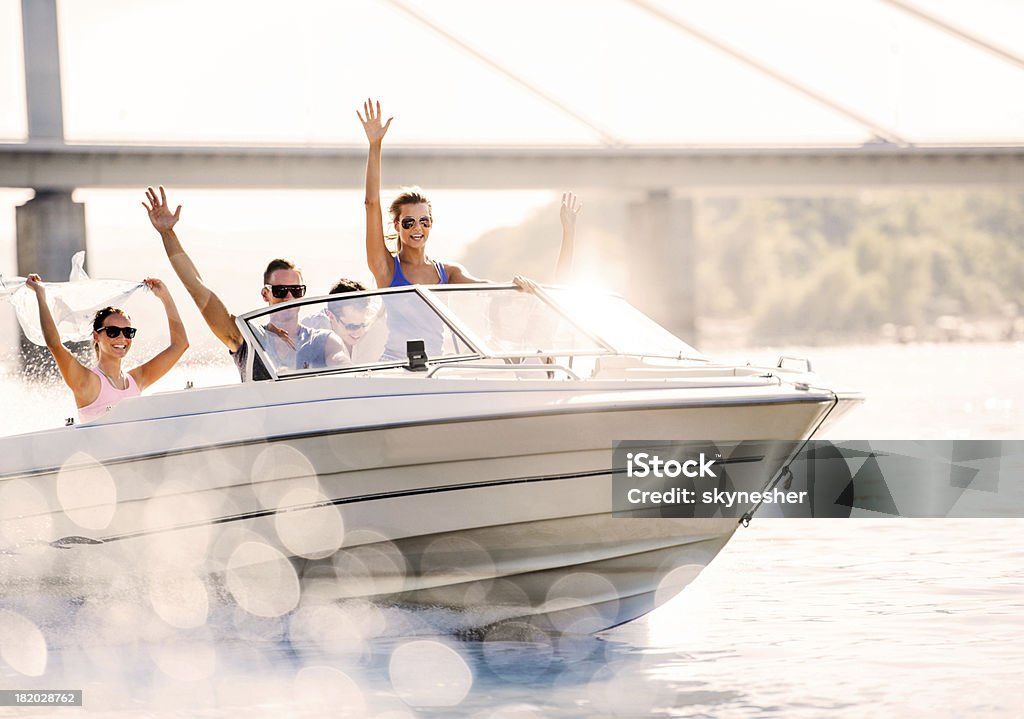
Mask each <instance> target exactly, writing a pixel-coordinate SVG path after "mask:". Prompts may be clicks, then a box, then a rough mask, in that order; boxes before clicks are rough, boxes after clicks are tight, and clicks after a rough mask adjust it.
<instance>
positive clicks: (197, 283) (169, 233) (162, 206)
mask: <svg viewBox="0 0 1024 719" xmlns="http://www.w3.org/2000/svg"><path fill="white" fill-rule="evenodd" d="M146 199H147V200H149V203H148V204H147V203H145V202H143V203H142V206H143V207H145V208H146V212H147V213H149V221H150V222H151V223H152V224H153V229H155V230H156V231H157V232H159V233H160V239H161V240H162V241H163V244H164V252H166V253H167V259H168V260H170V261H171V267H173V268H174V272H175V274H176V275H178V279H180V280H181V283H182V284H183V285H185V289H186V290H188V293H189V295H191V296H192V301H193V302H195V303H196V307H198V308H199V311H200V312H202V313H203V319H204V320H206V324H207V325H209V327H210V329H211V330H212V331H213V334H215V335H217V339H219V340H220V341H221V342H223V343H224V345H225V346H226V347H227V348H228V349H229V350H231V351H232V352H234V351H235V350H237V349H238V348H239V346H240V345H241V344H242V333H241V332H239V331H238V327H237V326H236V325H235V317H234V315H232V314H231V313H230V312H228V309H227V307H225V306H224V303H223V302H221V301H220V298H219V297H218V296H217V295H216V294H215V293H214V292H213V290H211V289H210V288H209V287H207V286H206V284H205V283H204V282H203V278H202V277H201V276H200V275H199V270H197V269H196V266H195V265H194V264H193V263H192V259H191V258H190V257H189V256H188V255H187V254H186V253H185V250H184V248H182V246H181V242H180V241H179V240H178V236H177V235H176V234H175V233H174V226H175V225H176V224H177V222H178V218H179V217H181V205H178V209H177V210H175V211H174V212H171V208H170V206H169V205H168V204H167V193H166V192H165V191H164V188H163V186H162V185H161V186H160V196H159V197H157V194H156V192H155V191H154V190H153V188H152V187H147V188H146ZM182 351H184V350H182ZM165 371H166V370H165Z"/></svg>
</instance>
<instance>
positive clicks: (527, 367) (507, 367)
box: [426, 362, 582, 380]
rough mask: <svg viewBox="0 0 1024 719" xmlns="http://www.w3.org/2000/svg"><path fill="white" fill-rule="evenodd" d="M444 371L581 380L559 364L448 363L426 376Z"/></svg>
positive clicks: (430, 371)
mask: <svg viewBox="0 0 1024 719" xmlns="http://www.w3.org/2000/svg"><path fill="white" fill-rule="evenodd" d="M444 369H459V370H463V371H465V370H478V369H482V370H489V371H493V370H499V371H505V372H508V371H512V372H564V373H565V375H566V376H567V377H568V378H569V379H574V380H581V379H582V378H581V377H580V376H579V375H578V374H576V373H575V372H573V371H572V370H571V369H569V368H568V367H566V366H565V365H561V364H536V365H531V364H463V363H462V362H449V363H447V364H439V365H434V366H433V367H431V368H430V369H429V370H428V371H427V374H426V376H427V377H433V376H434V375H435V374H437V373H438V372H440V371H441V370H444Z"/></svg>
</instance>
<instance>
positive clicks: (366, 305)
mask: <svg viewBox="0 0 1024 719" xmlns="http://www.w3.org/2000/svg"><path fill="white" fill-rule="evenodd" d="M239 320H240V325H242V328H243V331H244V333H245V335H246V336H247V338H251V339H250V341H251V342H253V344H254V347H255V350H256V355H257V356H258V357H259V358H260V359H261V360H262V362H263V364H264V365H265V366H266V367H267V369H268V370H269V371H270V373H271V375H272V376H273V377H274V378H275V379H279V378H284V377H289V376H298V375H306V374H317V373H322V372H325V371H329V372H336V371H349V370H365V369H375V368H383V367H394V366H396V365H404V364H406V363H407V362H408V343H409V341H411V340H422V341H423V346H424V350H425V352H426V355H427V359H428V361H430V362H431V363H435V362H445V361H457V360H471V359H481V358H487V357H495V358H506V359H507V358H512V357H532V356H542V357H545V358H548V357H554V356H569V357H571V356H579V355H594V356H596V355H606V354H630V355H640V356H645V355H646V356H656V357H674V358H676V357H683V358H695V359H703V358H702V357H701V355H700V353H698V352H697V351H696V350H694V349H693V348H692V347H690V346H689V345H687V344H686V343H685V342H683V341H682V340H680V339H678V338H677V337H675V336H673V335H672V334H671V333H669V332H668V331H667V330H665V329H663V328H662V327H660V326H659V325H657V324H656V323H654V322H653V321H652V320H650V319H649V318H647V317H646V316H645V315H643V314H642V313H640V312H639V311H637V310H636V309H634V308H633V307H631V306H630V305H629V304H628V303H626V302H625V301H624V300H623V299H622V298H619V297H615V296H612V295H607V294H602V293H584V294H581V293H579V292H577V291H574V290H566V289H558V288H542V289H541V290H539V291H538V292H537V293H532V292H524V291H522V290H520V289H518V288H517V287H514V286H511V285H456V286H445V287H423V286H413V287H407V288H401V289H386V290H371V291H365V292H350V293H344V294H340V295H331V296H327V297H312V298H303V299H301V300H293V301H291V302H286V303H281V304H279V305H274V306H271V307H267V308H264V309H260V310H255V311H253V312H249V313H247V314H245V315H243V316H241V317H240V318H239Z"/></svg>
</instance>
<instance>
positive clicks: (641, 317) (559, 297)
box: [544, 287, 707, 360]
mask: <svg viewBox="0 0 1024 719" xmlns="http://www.w3.org/2000/svg"><path fill="white" fill-rule="evenodd" d="M544 292H545V294H546V295H547V296H548V297H550V298H551V299H552V300H553V301H554V302H555V303H556V304H557V305H558V306H559V307H561V308H562V310H563V311H564V312H565V313H566V314H567V315H568V316H570V317H572V318H573V320H575V321H576V322H577V323H579V325H580V326H581V327H582V328H583V329H584V330H586V331H587V332H590V333H591V334H593V335H594V336H596V337H600V338H601V339H602V340H603V341H604V342H606V343H607V344H608V345H610V346H611V347H612V348H614V350H615V352H616V353H617V354H624V355H640V356H644V357H673V358H676V359H694V360H706V359H707V358H706V357H705V356H704V355H702V354H701V353H700V352H698V351H697V350H696V349H694V348H693V347H691V346H690V345H688V344H687V343H686V342H683V341H682V340H681V339H679V338H678V337H676V336H675V335H674V334H672V333H671V332H669V331H668V330H667V329H665V328H664V327H662V326H661V325H659V324H658V323H657V322H655V321H654V320H652V319H651V318H650V317H648V316H647V315H645V314H644V313H643V312H641V311H640V310H638V309H637V308H636V307H633V305H631V304H629V303H628V302H626V300H624V299H622V298H621V297H619V296H617V295H611V294H608V293H607V292H594V291H588V290H580V289H570V288H564V287H551V288H547V289H545V290H544Z"/></svg>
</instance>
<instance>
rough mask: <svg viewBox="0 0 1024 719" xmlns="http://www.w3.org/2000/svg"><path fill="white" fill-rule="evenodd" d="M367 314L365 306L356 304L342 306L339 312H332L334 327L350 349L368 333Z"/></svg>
mask: <svg viewBox="0 0 1024 719" xmlns="http://www.w3.org/2000/svg"><path fill="white" fill-rule="evenodd" d="M367 314H368V312H367V310H366V309H365V308H361V307H354V306H345V307H342V308H341V309H340V310H339V311H338V313H337V314H335V313H333V312H332V313H331V325H332V329H333V330H334V332H335V334H337V335H338V336H339V337H341V339H342V340H343V341H344V342H345V345H346V346H347V347H349V348H350V349H351V347H352V345H354V344H355V343H356V342H358V341H359V338H360V337H362V336H363V335H364V334H366V327H367V324H368V323H367V321H366V318H367Z"/></svg>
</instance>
